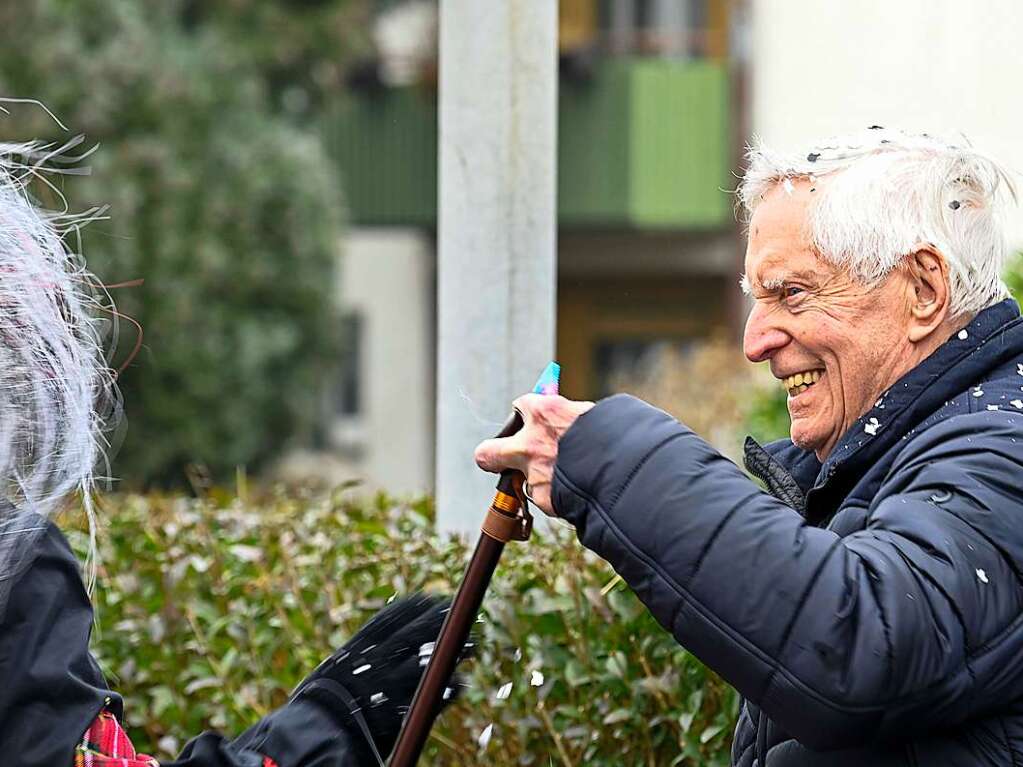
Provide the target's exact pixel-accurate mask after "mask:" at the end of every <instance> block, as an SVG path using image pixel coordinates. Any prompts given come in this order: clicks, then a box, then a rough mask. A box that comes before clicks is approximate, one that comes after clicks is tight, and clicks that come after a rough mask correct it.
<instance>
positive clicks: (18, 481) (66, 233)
mask: <svg viewBox="0 0 1023 767" xmlns="http://www.w3.org/2000/svg"><path fill="white" fill-rule="evenodd" d="M80 141H81V139H80V138H78V139H72V140H71V141H69V142H67V143H66V144H63V145H59V146H58V145H51V144H44V143H41V142H31V143H27V144H3V143H0V500H2V501H5V502H6V503H3V505H2V507H0V614H2V608H3V605H4V602H5V601H6V596H7V593H6V590H7V589H9V587H10V583H9V582H10V581H11V580H13V579H14V577H15V576H16V574H17V571H18V570H19V569H20V565H19V562H20V561H22V560H24V552H25V550H26V548H27V547H26V543H27V542H28V541H30V540H34V539H35V537H36V536H37V535H39V534H41V531H42V530H43V529H44V527H45V521H46V520H47V519H49V518H50V517H52V516H53V515H54V514H55V513H56V512H57V511H58V510H60V509H61V508H62V507H63V506H64V504H65V503H66V502H67V501H68V499H69V498H70V497H72V496H73V495H74V494H76V493H77V494H78V495H79V496H80V498H81V503H82V505H83V507H84V510H85V513H86V515H87V517H88V521H89V533H90V554H89V562H90V565H89V567H88V570H89V578H88V580H89V585H90V587H91V585H92V581H93V578H94V572H95V530H94V528H95V517H94V512H93V498H92V493H93V489H94V483H95V478H94V470H95V468H96V467H97V465H98V464H99V463H100V460H101V458H103V456H104V455H105V448H106V447H107V443H106V440H105V436H104V435H105V422H106V420H107V418H106V416H108V415H109V414H110V413H111V412H113V409H115V408H116V405H117V398H116V388H115V386H114V382H113V379H114V377H113V374H112V372H111V370H110V369H109V366H108V365H107V360H106V358H105V356H104V354H103V336H104V334H105V331H107V330H109V329H110V328H112V327H113V322H112V320H113V314H112V307H111V305H110V302H109V299H108V297H107V296H106V293H105V291H104V290H103V289H102V287H101V286H100V284H99V282H98V281H97V280H96V279H94V278H93V276H92V275H91V274H90V273H89V272H88V271H87V269H86V267H85V263H84V261H83V259H82V258H81V256H79V255H76V254H75V253H74V252H73V251H72V250H71V249H70V248H69V247H68V242H67V241H68V240H75V239H76V238H75V237H74V235H76V234H77V231H78V227H79V226H81V225H82V224H83V223H85V222H87V221H88V220H90V219H91V218H96V217H99V216H100V215H101V214H102V211H101V210H92V211H86V212H85V213H82V214H78V215H73V214H69V213H68V211H67V206H66V203H65V202H64V198H63V196H62V195H61V194H60V192H59V191H58V190H57V189H56V187H55V186H54V185H53V184H52V183H50V182H49V181H48V180H47V175H50V174H53V173H69V172H71V173H74V172H77V169H76V168H73V167H70V163H73V161H75V160H77V159H80V158H73V157H70V156H69V155H68V151H69V150H70V149H71V148H73V147H74V146H75V145H77V144H78V143H80ZM62 166H67V167H62ZM40 183H41V184H43V185H45V186H46V187H48V188H49V189H51V190H52V191H53V192H54V193H55V194H56V196H57V199H59V200H60V201H61V203H63V206H64V210H59V211H48V210H45V209H44V208H43V207H42V206H41V205H39V204H37V203H36V200H35V198H34V197H33V196H32V189H33V188H34V187H35V186H37V185H38V184H40ZM104 313H105V316H104Z"/></svg>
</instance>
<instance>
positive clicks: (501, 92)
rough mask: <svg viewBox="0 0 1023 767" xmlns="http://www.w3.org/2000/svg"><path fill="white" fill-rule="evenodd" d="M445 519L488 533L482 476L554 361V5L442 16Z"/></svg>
mask: <svg viewBox="0 0 1023 767" xmlns="http://www.w3.org/2000/svg"><path fill="white" fill-rule="evenodd" d="M440 9H441V18H440V138H439V142H440V146H439V184H440V188H439V195H438V199H439V212H438V274H437V278H438V279H437V320H438V354H437V453H436V455H437V480H436V491H437V519H438V526H439V528H440V529H441V530H442V531H451V530H457V531H464V532H470V531H475V530H478V529H479V525H480V522H481V521H482V519H483V512H484V509H485V508H486V506H487V504H488V503H489V502H490V500H491V498H492V496H493V488H494V478H493V477H492V476H490V475H486V474H484V473H483V472H481V471H479V470H478V469H477V468H476V466H475V464H474V463H473V459H472V453H473V448H474V447H475V446H476V444H477V443H478V442H480V441H481V440H483V439H485V438H486V437H489V436H492V435H493V433H494V432H495V431H497V429H498V427H499V426H500V423H501V422H503V420H504V418H505V416H506V415H507V413H508V412H509V410H510V404H511V401H512V400H513V399H514V398H515V397H516V396H518V395H519V394H522V393H523V392H526V391H528V390H529V389H530V388H531V387H532V385H533V382H534V380H535V378H536V376H537V375H539V373H540V371H541V370H542V369H543V366H544V365H545V364H546V363H547V362H548V361H549V360H550V359H551V358H552V356H553V354H554V333H555V327H554V318H555V277H556V263H555V245H556V210H555V206H556V199H555V198H556V187H555V165H556V133H557V130H556V122H557V13H558V7H557V2H556V0H494V1H493V2H485V3H483V2H480V1H479V0H443V1H442V2H441V4H440Z"/></svg>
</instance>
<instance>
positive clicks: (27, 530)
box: [0, 514, 376, 767]
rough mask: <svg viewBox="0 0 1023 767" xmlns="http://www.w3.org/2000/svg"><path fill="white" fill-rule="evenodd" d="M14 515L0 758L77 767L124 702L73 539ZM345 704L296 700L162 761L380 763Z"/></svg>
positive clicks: (225, 766)
mask: <svg viewBox="0 0 1023 767" xmlns="http://www.w3.org/2000/svg"><path fill="white" fill-rule="evenodd" d="M18 520H19V521H18V523H17V524H18V525H19V526H20V528H19V529H20V530H21V531H23V532H20V533H17V535H18V536H19V538H18V540H19V545H18V548H17V550H16V551H14V552H8V554H9V555H10V559H11V560H13V562H14V565H13V566H12V567H11V568H10V569H9V570H8V571H7V573H6V575H7V576H8V577H7V578H5V579H0V585H2V586H3V587H4V589H3V591H2V593H0V597H6V603H3V602H0V754H2V755H3V756H2V760H0V763H2V764H3V765H4V767H57V766H58V765H67V767H71V765H72V764H73V763H74V750H75V747H76V746H77V745H78V743H79V742H80V741H81V739H82V736H83V734H84V733H85V731H86V729H87V728H88V727H89V725H90V724H91V723H92V721H93V720H94V719H95V718H96V716H97V714H99V712H100V710H101V709H102V708H104V706H105V707H107V708H108V709H110V710H111V711H113V712H114V713H115V714H116V715H117V716H118V718H120V716H121V699H120V697H119V696H118V695H117V694H116V693H114V692H112V691H110V690H109V689H108V688H107V685H106V683H105V682H104V680H103V675H102V674H101V673H100V670H99V667H98V666H97V665H96V662H95V660H93V658H92V656H91V655H90V654H89V633H90V631H91V629H92V624H93V613H92V606H91V605H90V603H89V599H88V596H87V595H86V592H85V587H84V585H83V584H82V578H81V575H80V574H79V566H78V561H77V560H76V559H75V556H74V554H73V553H72V552H71V548H70V547H69V546H68V543H67V541H66V540H65V539H64V536H63V535H62V534H61V533H60V531H59V530H58V529H57V527H56V526H55V525H53V524H52V523H49V522H46V521H45V520H43V519H41V518H39V517H37V516H34V515H29V514H22V515H20V516H19V518H18ZM2 534H7V535H14V534H15V531H14V530H13V529H4V530H3V531H2ZM344 710H347V704H346V703H344V702H343V701H340V700H339V701H323V702H317V701H316V700H315V699H313V698H311V697H310V698H301V699H296V700H293V701H292V702H290V703H289V704H288V705H286V706H283V707H282V708H280V709H277V710H276V711H274V712H273V713H271V714H270V715H268V716H267V717H265V718H264V719H262V720H261V721H260V722H259V723H258V724H257V725H255V726H254V727H252V728H250V729H249V730H248V731H246V733H244V734H243V735H242V736H241V737H239V738H238V739H236V740H234V741H231V740H229V739H227V738H225V737H223V736H222V735H219V734H217V733H213V732H207V733H203V734H202V735H200V736H198V737H197V738H195V739H194V740H192V741H191V742H190V743H189V744H188V745H187V746H186V748H185V751H184V752H183V753H182V755H181V756H180V757H179V759H178V760H176V761H174V762H165V763H164V765H165V767H263V755H267V756H270V757H272V758H274V759H276V761H277V762H278V764H280V765H281V767H290V766H291V765H303V767H328V765H329V767H358V766H359V765H368V764H376V761H375V760H373V759H371V757H369V756H368V753H367V750H366V746H365V745H364V744H363V743H362V737H361V736H360V735H358V734H354V735H353V734H351V732H350V730H348V729H346V728H345V726H344V725H343V724H342V723H341V722H340V721H339V718H338V715H337V712H338V711H344ZM136 745H141V744H136Z"/></svg>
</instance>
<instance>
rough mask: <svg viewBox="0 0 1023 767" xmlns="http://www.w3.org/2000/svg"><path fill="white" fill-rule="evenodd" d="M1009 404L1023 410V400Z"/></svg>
mask: <svg viewBox="0 0 1023 767" xmlns="http://www.w3.org/2000/svg"><path fill="white" fill-rule="evenodd" d="M1009 404H1010V405H1012V406H1013V407H1014V408H1016V409H1017V410H1023V399H1014V400H1013V401H1012V402H1010V403H1009Z"/></svg>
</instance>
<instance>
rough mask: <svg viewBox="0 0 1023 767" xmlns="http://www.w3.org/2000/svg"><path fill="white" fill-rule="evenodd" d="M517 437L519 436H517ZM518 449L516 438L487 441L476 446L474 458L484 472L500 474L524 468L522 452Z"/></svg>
mask: <svg viewBox="0 0 1023 767" xmlns="http://www.w3.org/2000/svg"><path fill="white" fill-rule="evenodd" d="M516 436H517V435H516ZM517 448H518V440H516V438H515V437H505V438H503V439H487V440H484V441H483V442H481V443H480V444H479V445H477V446H476V452H475V454H474V457H475V459H476V465H477V466H479V467H480V468H481V469H483V471H489V472H491V473H493V474H499V473H500V472H502V471H504V470H505V469H519V470H520V471H521V470H522V469H523V468H524V460H523V456H522V451H521V450H519V449H517Z"/></svg>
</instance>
